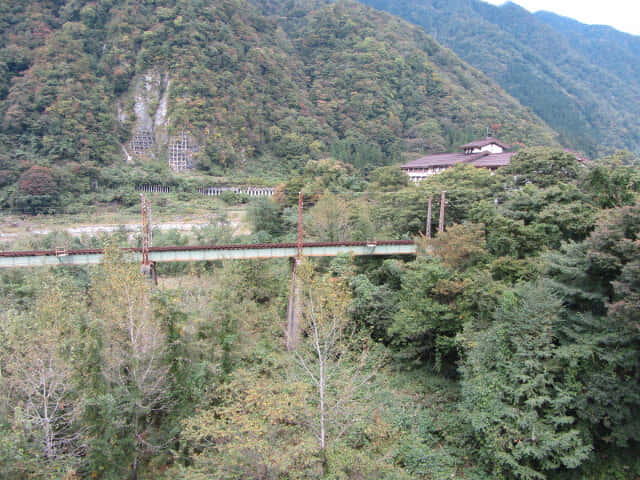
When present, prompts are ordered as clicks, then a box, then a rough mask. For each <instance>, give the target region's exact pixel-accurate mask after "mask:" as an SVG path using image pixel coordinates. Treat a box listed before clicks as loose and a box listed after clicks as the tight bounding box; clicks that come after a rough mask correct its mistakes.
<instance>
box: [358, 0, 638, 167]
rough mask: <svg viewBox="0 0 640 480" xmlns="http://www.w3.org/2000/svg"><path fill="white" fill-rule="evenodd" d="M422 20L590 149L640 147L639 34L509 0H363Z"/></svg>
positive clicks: (566, 136) (571, 141)
mask: <svg viewBox="0 0 640 480" xmlns="http://www.w3.org/2000/svg"><path fill="white" fill-rule="evenodd" d="M363 3H366V4H369V5H371V6H373V7H375V8H379V9H382V10H385V11H388V12H390V13H393V14H395V15H399V16H401V17H403V18H405V19H407V20H408V21H411V22H413V23H415V24H417V25H420V26H422V27H423V28H424V29H425V30H426V31H427V32H429V33H430V34H431V35H433V37H434V38H435V39H436V40H437V41H438V42H440V43H441V44H442V45H445V46H448V47H449V48H451V49H452V50H453V51H454V52H455V53H456V54H458V55H459V56H460V57H461V58H462V59H463V60H465V61H466V62H468V63H469V64H471V65H473V66H474V67H476V68H477V69H479V70H481V71H482V72H484V73H485V74H486V75H488V76H489V77H491V78H492V79H494V80H495V81H496V82H497V83H498V84H500V86H502V88H504V89H505V90H506V91H507V92H508V93H509V94H511V95H512V96H513V97H515V98H517V99H518V100H519V101H520V102H521V103H522V104H523V105H526V106H528V107H530V108H531V110H532V111H534V112H535V113H536V114H537V115H538V116H540V118H542V119H543V120H544V121H545V122H546V123H547V124H548V125H550V126H551V127H552V128H553V129H554V130H556V131H557V132H559V133H560V134H561V141H562V142H563V144H565V145H566V146H569V147H572V148H576V149H580V150H583V151H585V152H586V153H587V154H589V155H591V156H596V155H600V154H603V153H610V152H611V151H612V150H614V149H626V150H631V151H634V152H638V151H640V121H639V120H638V119H639V118H640V115H639V114H640V103H638V98H640V81H639V80H638V78H640V77H639V76H638V65H639V64H640V62H639V60H640V39H639V38H638V37H635V36H633V35H628V34H624V33H621V32H617V31H615V30H614V29H612V28H609V27H588V26H586V25H583V24H580V23H579V22H576V21H573V20H570V19H566V18H563V17H558V16H557V15H554V14H550V13H544V12H542V13H538V14H536V15H534V14H531V13H529V12H528V11H526V10H525V9H523V8H521V7H519V6H518V5H515V4H514V3H511V2H507V3H506V4H505V5H503V6H499V7H496V6H493V5H489V4H488V3H485V2H482V1H480V0H458V1H455V2H440V1H437V0H399V1H395V0H393V1H390V0H363Z"/></svg>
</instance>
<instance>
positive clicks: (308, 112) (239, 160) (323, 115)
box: [0, 0, 555, 207]
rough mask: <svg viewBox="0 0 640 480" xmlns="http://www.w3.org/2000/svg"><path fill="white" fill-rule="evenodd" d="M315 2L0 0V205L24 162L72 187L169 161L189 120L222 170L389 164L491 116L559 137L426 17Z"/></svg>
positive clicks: (199, 157)
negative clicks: (443, 39)
mask: <svg viewBox="0 0 640 480" xmlns="http://www.w3.org/2000/svg"><path fill="white" fill-rule="evenodd" d="M323 3H324V2H267V3H266V4H263V3H262V2H256V3H255V4H254V3H252V2H249V1H246V0H218V1H212V2H209V1H206V2H205V1H192V2H181V1H174V0H162V1H155V2H147V1H141V0H111V1H100V2H78V1H71V0H69V1H45V0H43V1H35V2H9V1H2V2H1V3H0V17H1V18H2V22H3V25H2V28H1V29H0V42H1V43H0V74H1V75H0V119H1V122H0V138H1V139H2V142H3V144H4V145H5V146H6V147H5V149H4V150H3V151H2V152H1V153H0V187H5V189H4V190H3V195H1V196H0V199H2V201H3V205H4V206H5V207H6V206H16V205H19V204H21V200H20V199H19V198H18V197H21V196H24V195H23V194H29V191H24V190H22V191H21V190H20V188H19V187H17V185H16V181H17V180H18V178H19V177H20V175H21V174H23V172H25V171H26V170H28V169H29V168H30V167H31V166H32V165H39V166H40V167H48V168H52V169H53V170H52V171H50V172H49V174H50V175H51V176H52V177H54V179H55V180H56V181H57V183H58V191H59V192H60V191H66V192H69V191H72V190H73V188H72V187H71V186H70V185H69V184H70V183H73V180H71V179H70V176H73V177H74V178H75V179H77V178H85V179H91V180H92V181H94V180H95V182H94V183H98V184H100V185H108V184H110V183H114V182H116V180H117V181H119V180H120V179H116V180H114V179H113V178H112V177H113V173H109V172H107V173H105V170H104V167H105V166H110V165H122V164H124V162H125V160H128V161H129V162H130V163H131V164H136V163H138V164H148V163H149V162H152V163H153V162H155V163H156V164H158V165H164V164H166V162H167V157H168V155H169V146H170V145H171V144H172V142H174V141H175V139H176V138H182V137H181V135H182V134H183V133H184V134H185V135H186V137H185V138H188V142H189V149H190V152H191V153H192V154H193V155H194V159H195V160H194V161H195V165H196V167H197V168H199V169H201V170H203V171H205V172H209V173H216V174H220V173H223V172H225V171H227V172H228V171H238V170H241V169H249V168H250V167H249V165H253V167H251V168H258V169H260V168H261V167H260V166H261V165H262V166H265V165H267V166H269V167H268V168H267V167H265V168H267V169H272V170H274V169H275V170H278V169H279V171H283V172H287V171H290V169H291V168H296V167H299V166H302V165H303V164H304V163H305V162H306V161H307V160H309V159H313V158H321V157H323V156H327V155H330V154H331V155H333V156H334V157H337V158H338V159H339V160H342V161H345V162H348V163H352V164H355V166H356V167H358V168H364V167H370V166H375V165H380V164H388V163H391V162H396V161H399V160H401V159H402V158H403V157H402V155H403V154H404V153H412V152H413V153H414V154H423V153H427V152H433V151H441V150H444V149H449V148H452V147H457V146H458V145H459V144H460V143H461V142H464V141H467V140H470V139H471V138H473V137H475V136H477V135H479V134H482V133H484V131H485V128H486V127H487V126H488V125H490V124H494V125H501V129H500V131H499V133H500V136H501V138H502V139H503V140H504V141H506V142H520V143H523V144H529V145H531V144H551V145H553V144H554V142H555V140H554V133H553V132H552V131H551V130H550V129H549V128H548V127H546V126H545V125H544V124H543V123H542V122H541V121H540V120H539V119H538V118H537V117H535V116H534V115H533V114H531V113H530V112H529V111H528V110H527V109H526V108H523V107H522V106H520V105H519V104H518V102H517V101H515V100H513V99H512V98H510V97H509V96H508V95H506V94H505V93H504V92H503V91H502V90H500V88H499V87H497V86H496V85H495V84H493V83H492V82H491V81H490V80H488V79H487V78H486V77H485V76H483V75H482V74H481V73H479V72H478V71H477V70H474V69H472V68H470V67H468V66H467V65H466V64H464V63H463V62H462V61H460V60H459V59H458V58H457V57H456V56H455V55H454V54H453V53H452V52H451V51H449V50H447V49H444V48H442V47H440V46H439V45H438V44H437V43H436V42H435V41H434V40H433V39H432V38H431V37H429V36H428V35H427V34H425V33H424V32H423V31H422V30H421V29H419V28H417V27H414V26H410V25H409V24H407V23H405V22H403V21H401V20H399V19H397V18H393V17H391V16H389V15H387V14H385V13H380V12H376V11H374V10H372V9H369V8H367V7H364V6H362V5H361V4H358V3H355V2H337V3H335V4H331V5H323ZM140 138H142V139H145V141H147V142H148V143H149V145H148V148H146V147H144V145H142V143H140V144H139V145H138V146H137V147H136V146H135V145H134V144H133V143H132V141H141V140H140ZM136 148H138V149H139V150H140V151H138V153H137V154H136ZM96 168H97V169H98V170H96ZM105 176H106V178H105ZM124 177H125V178H126V177H127V175H124ZM85 183H86V184H87V185H90V184H91V182H90V181H88V180H87V181H86V182H85ZM116 183H117V182H116ZM9 186H12V187H10V188H9ZM74 188H75V187H74ZM22 203H24V202H22Z"/></svg>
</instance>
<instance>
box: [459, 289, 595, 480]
mask: <svg viewBox="0 0 640 480" xmlns="http://www.w3.org/2000/svg"><path fill="white" fill-rule="evenodd" d="M561 315H562V303H561V301H560V300H558V299H557V298H555V297H554V295H553V294H552V292H551V291H550V290H549V288H547V287H545V286H544V285H542V284H535V285H531V284H528V285H525V286H523V287H521V288H520V289H518V290H516V291H515V292H514V293H513V294H510V295H505V297H504V298H503V301H502V304H501V305H500V306H499V308H498V310H497V311H496V314H495V323H494V324H493V325H492V326H491V327H490V328H489V329H488V330H487V331H486V332H481V333H477V334H475V335H474V336H473V337H472V338H473V339H472V341H471V342H470V345H471V346H472V348H471V349H470V351H469V354H468V357H467V359H466V361H465V363H464V365H463V367H462V374H463V381H462V397H463V400H462V405H461V406H462V409H463V413H465V414H466V415H467V416H468V418H469V420H470V424H471V430H472V433H473V436H474V438H475V439H476V441H477V442H478V444H479V447H480V452H481V454H482V457H483V459H484V460H485V461H486V462H487V464H488V466H489V468H490V469H491V470H492V472H493V474H494V475H496V476H498V478H518V479H544V478H546V474H547V473H549V472H551V471H555V470H559V469H573V468H576V467H578V466H580V465H581V464H582V463H583V462H584V461H585V460H586V459H587V458H588V457H589V453H590V451H591V445H590V444H589V442H588V440H586V439H585V438H584V437H583V435H582V433H581V431H580V430H579V428H578V427H577V425H576V418H575V416H574V415H573V404H574V402H575V392H574V390H573V384H572V382H571V378H569V377H567V376H566V375H565V374H564V373H563V371H562V369H560V368H559V367H560V362H559V360H560V356H559V349H558V345H557V344H556V335H557V333H556V329H557V328H558V326H559V324H560V323H561V322H562V317H561Z"/></svg>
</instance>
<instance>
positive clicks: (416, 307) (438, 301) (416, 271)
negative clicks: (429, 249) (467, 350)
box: [387, 257, 466, 373]
mask: <svg viewBox="0 0 640 480" xmlns="http://www.w3.org/2000/svg"><path fill="white" fill-rule="evenodd" d="M465 286H466V284H465V282H464V281H462V280H461V279H460V278H459V277H458V276H457V275H456V274H455V273H454V272H453V271H452V270H451V269H449V268H447V267H446V266H444V265H443V264H442V263H441V262H439V261H437V260H434V259H433V258H426V257H422V258H418V259H417V260H416V261H415V262H413V263H412V264H410V265H409V266H408V268H407V271H406V272H405V273H404V275H403V277H402V288H401V290H400V293H399V296H398V298H399V303H398V310H397V312H396V313H395V315H394V316H393V322H392V323H391V325H390V326H389V328H388V329H387V335H388V336H389V337H390V338H391V344H392V346H393V347H394V349H395V350H396V351H397V355H398V357H399V358H402V359H404V360H408V361H410V362H413V363H414V364H416V365H424V364H431V365H434V366H435V367H436V368H437V369H440V368H445V367H446V366H447V365H451V364H452V363H453V361H454V360H455V358H457V351H456V344H455V336H456V334H458V333H459V332H460V331H461V330H462V325H463V324H464V321H465V315H464V313H465V312H463V311H459V310H458V305H457V301H458V298H459V296H460V295H461V294H462V292H463V291H464V288H465ZM448 373H452V372H451V371H449V372H448Z"/></svg>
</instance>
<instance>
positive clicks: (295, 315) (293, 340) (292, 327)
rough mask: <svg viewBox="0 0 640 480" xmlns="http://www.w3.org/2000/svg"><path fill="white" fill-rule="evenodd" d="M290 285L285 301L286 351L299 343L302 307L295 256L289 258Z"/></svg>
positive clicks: (293, 348) (294, 347)
mask: <svg viewBox="0 0 640 480" xmlns="http://www.w3.org/2000/svg"><path fill="white" fill-rule="evenodd" d="M290 260H291V286H290V287H289V301H288V302H287V329H286V331H285V341H286V344H287V351H289V352H290V351H292V350H295V349H296V348H297V346H298V344H299V343H300V320H301V319H300V317H301V315H302V309H301V305H300V300H301V299H300V286H299V285H298V279H297V278H296V265H297V264H298V259H297V258H291V259H290Z"/></svg>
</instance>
